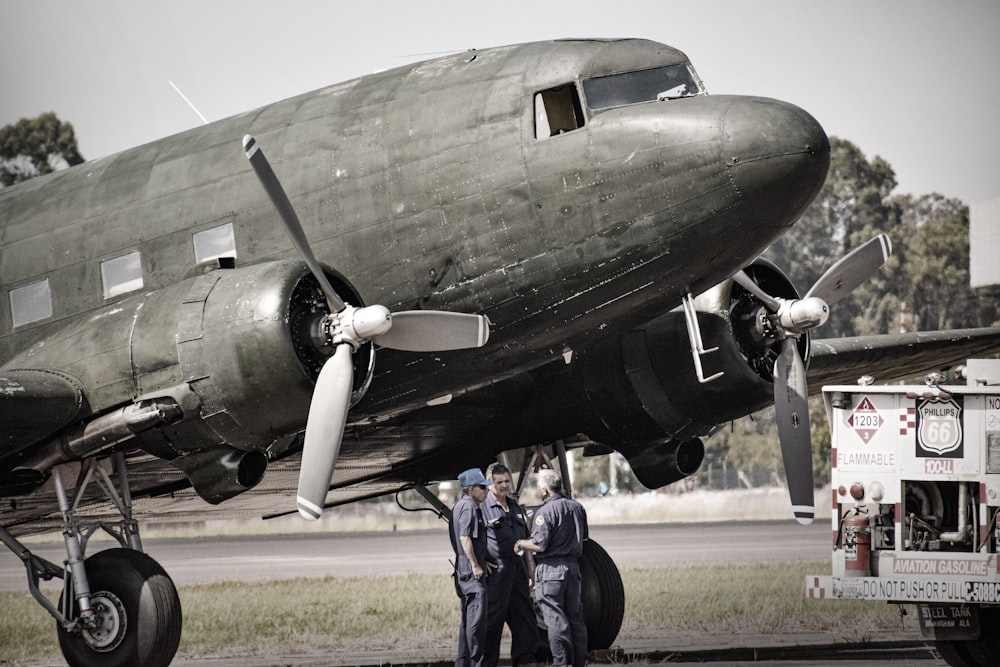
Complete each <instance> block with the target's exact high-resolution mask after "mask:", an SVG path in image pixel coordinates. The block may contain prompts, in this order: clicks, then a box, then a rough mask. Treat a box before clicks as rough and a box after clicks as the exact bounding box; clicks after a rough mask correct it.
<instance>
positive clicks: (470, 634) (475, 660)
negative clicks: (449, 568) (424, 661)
mask: <svg viewBox="0 0 1000 667" xmlns="http://www.w3.org/2000/svg"><path fill="white" fill-rule="evenodd" d="M467 576H468V578H467V579H464V580H463V579H462V578H461V577H460V576H458V575H456V576H455V592H456V593H458V598H459V600H461V601H462V621H461V623H460V624H459V626H458V656H457V657H456V658H455V667H482V665H483V658H484V656H485V654H486V614H487V609H488V607H487V599H486V585H485V583H484V581H485V579H486V577H485V576H484V577H483V578H482V579H480V580H479V581H477V580H476V579H475V577H473V576H472V575H467Z"/></svg>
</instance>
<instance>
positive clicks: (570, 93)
mask: <svg viewBox="0 0 1000 667" xmlns="http://www.w3.org/2000/svg"><path fill="white" fill-rule="evenodd" d="M583 124H584V118H583V106H582V105H581V104H580V93H579V92H577V89H576V85H575V84H572V83H567V84H564V85H562V86H557V87H556V88H549V89H548V90H543V91H542V92H540V93H535V138H536V139H544V138H545V137H552V136H555V135H557V134H562V133H563V132H572V131H573V130H577V129H579V128H581V127H583Z"/></svg>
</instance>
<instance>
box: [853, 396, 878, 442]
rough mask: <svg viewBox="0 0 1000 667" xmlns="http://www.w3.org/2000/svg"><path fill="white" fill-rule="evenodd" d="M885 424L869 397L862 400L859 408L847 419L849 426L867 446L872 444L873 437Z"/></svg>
mask: <svg viewBox="0 0 1000 667" xmlns="http://www.w3.org/2000/svg"><path fill="white" fill-rule="evenodd" d="M884 423H885V419H883V418H882V415H881V414H879V411H878V410H876V409H875V406H874V405H872V402H871V400H870V399H869V398H868V397H867V396H865V397H864V398H862V399H861V402H860V403H858V407H856V408H854V412H852V413H851V415H850V416H849V417H848V418H847V425H848V426H850V427H851V428H852V429H854V432H855V433H857V434H858V436H859V437H860V438H861V440H862V442H864V443H865V444H868V443H869V442H871V439H872V437H873V436H874V435H875V434H876V433H878V430H879V429H880V428H882V424H884Z"/></svg>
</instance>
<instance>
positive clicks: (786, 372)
mask: <svg viewBox="0 0 1000 667" xmlns="http://www.w3.org/2000/svg"><path fill="white" fill-rule="evenodd" d="M774 413H775V419H776V420H777V422H778V440H779V441H780V442H781V458H782V460H783V462H784V466H785V478H786V479H787V480H788V493H789V495H790V496H791V499H792V513H793V514H795V518H796V519H797V520H798V522H799V523H801V524H804V525H805V524H810V523H812V520H813V516H814V514H815V507H814V505H815V500H814V498H813V468H812V441H811V438H810V434H809V390H808V388H807V387H806V369H805V365H804V364H803V363H802V357H801V356H799V350H798V347H797V346H796V344H795V339H793V338H785V339H784V340H782V341H781V354H780V355H779V356H778V360H777V361H775V362H774Z"/></svg>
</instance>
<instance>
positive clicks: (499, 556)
mask: <svg viewBox="0 0 1000 667" xmlns="http://www.w3.org/2000/svg"><path fill="white" fill-rule="evenodd" d="M488 476H489V477H490V478H491V479H492V481H493V486H492V488H491V489H490V492H489V494H488V495H487V496H486V500H485V501H484V502H483V505H482V508H483V519H484V520H485V521H486V544H487V548H488V551H489V560H490V562H492V563H496V565H497V569H496V570H495V571H493V573H491V574H490V576H489V578H488V579H487V580H486V597H487V599H488V600H489V614H488V616H487V622H486V660H485V662H484V663H483V664H484V665H486V666H487V667H496V665H497V663H498V662H499V661H500V636H501V634H502V633H503V624H504V623H507V625H508V626H510V637H511V645H510V661H511V664H512V665H513V667H528V666H529V665H534V664H535V651H536V649H537V648H538V621H537V620H536V618H535V606H534V605H533V604H532V603H531V590H530V585H529V579H530V578H531V575H530V574H529V567H530V565H526V564H525V557H524V556H519V555H517V554H516V553H514V543H515V542H516V541H517V540H519V539H527V537H528V522H527V517H526V515H525V514H524V510H523V509H521V506H520V505H518V504H517V501H516V500H514V499H513V498H512V497H510V491H511V476H510V470H509V469H508V468H507V466H504V465H502V464H499V463H498V464H496V465H494V466H492V468H491V469H490V470H489V471H488Z"/></svg>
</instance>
